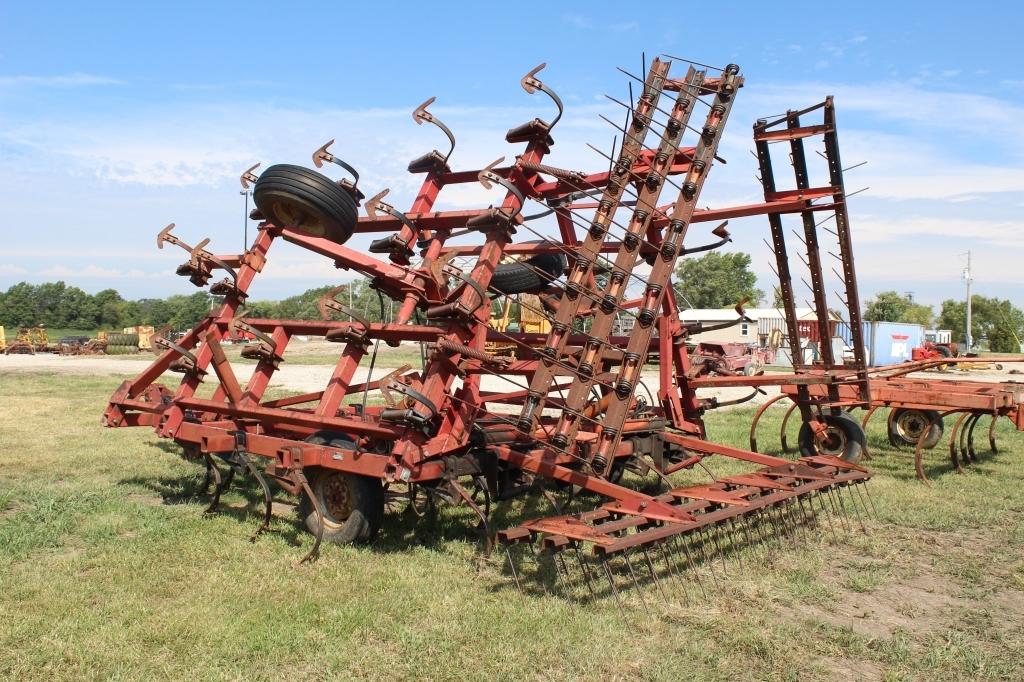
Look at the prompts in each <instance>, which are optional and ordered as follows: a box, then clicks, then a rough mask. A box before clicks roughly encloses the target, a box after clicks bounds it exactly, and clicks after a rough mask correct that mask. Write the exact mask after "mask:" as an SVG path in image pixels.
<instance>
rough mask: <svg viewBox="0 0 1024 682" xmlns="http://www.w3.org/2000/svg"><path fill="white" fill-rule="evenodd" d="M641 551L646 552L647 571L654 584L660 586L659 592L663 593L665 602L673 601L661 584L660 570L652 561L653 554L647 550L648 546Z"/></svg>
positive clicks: (662, 596)
mask: <svg viewBox="0 0 1024 682" xmlns="http://www.w3.org/2000/svg"><path fill="white" fill-rule="evenodd" d="M641 551H642V552H643V554H644V561H646V562H647V572H648V573H649V574H650V576H651V582H652V583H654V585H655V586H656V587H657V588H658V592H660V593H661V598H662V600H663V601H664V602H665V604H666V605H667V604H669V603H671V600H669V598H668V595H667V594H665V588H664V587H662V585H661V579H660V578H658V571H657V570H656V569H655V567H654V562H653V561H651V555H650V554H649V553H648V552H647V548H646V547H642V548H641Z"/></svg>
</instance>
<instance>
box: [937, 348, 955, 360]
mask: <svg viewBox="0 0 1024 682" xmlns="http://www.w3.org/2000/svg"><path fill="white" fill-rule="evenodd" d="M935 352H936V353H938V354H939V355H941V356H942V357H944V358H951V357H953V350H952V349H951V348H950V347H949V346H935Z"/></svg>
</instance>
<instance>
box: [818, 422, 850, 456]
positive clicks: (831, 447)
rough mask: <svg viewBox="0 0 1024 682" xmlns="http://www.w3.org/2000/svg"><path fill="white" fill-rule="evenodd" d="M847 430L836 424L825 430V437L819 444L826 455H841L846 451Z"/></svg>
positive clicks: (819, 448)
mask: <svg viewBox="0 0 1024 682" xmlns="http://www.w3.org/2000/svg"><path fill="white" fill-rule="evenodd" d="M847 441H848V439H847V437H846V432H845V431H843V430H842V429H840V428H837V427H835V426H829V427H828V429H827V430H826V431H825V438H824V440H822V441H821V442H820V443H819V444H818V450H819V451H821V453H822V454H825V455H835V456H836V457H839V456H841V455H843V454H844V453H845V452H846V444H847Z"/></svg>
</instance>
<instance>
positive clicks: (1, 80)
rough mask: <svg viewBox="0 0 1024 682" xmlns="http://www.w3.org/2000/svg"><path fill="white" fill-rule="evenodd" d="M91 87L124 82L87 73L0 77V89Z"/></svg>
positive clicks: (122, 83)
mask: <svg viewBox="0 0 1024 682" xmlns="http://www.w3.org/2000/svg"><path fill="white" fill-rule="evenodd" d="M92 85H124V81H122V80H118V79H116V78H109V77H107V76H96V75H93V74H89V73H78V72H75V73H67V74H62V75H57V76H0V87H3V86H36V87H53V88H67V87H85V86H92Z"/></svg>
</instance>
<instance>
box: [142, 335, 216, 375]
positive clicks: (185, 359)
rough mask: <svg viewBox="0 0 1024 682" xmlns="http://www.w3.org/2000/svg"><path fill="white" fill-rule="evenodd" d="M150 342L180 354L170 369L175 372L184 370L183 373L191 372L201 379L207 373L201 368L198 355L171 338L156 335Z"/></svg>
mask: <svg viewBox="0 0 1024 682" xmlns="http://www.w3.org/2000/svg"><path fill="white" fill-rule="evenodd" d="M150 343H151V344H152V345H153V346H156V347H159V348H162V349H164V350H169V351H173V352H174V353H175V354H177V355H178V359H177V360H176V361H174V362H173V363H171V366H170V369H171V370H172V371H174V372H182V373H183V374H191V375H193V376H196V377H199V378H200V379H201V378H202V377H203V376H204V375H205V374H206V371H205V370H202V369H200V368H199V361H198V360H197V359H196V356H195V355H193V354H192V353H190V352H189V351H187V350H185V349H184V348H183V347H181V346H179V345H178V344H176V343H174V342H173V341H171V340H169V339H165V338H164V337H162V336H154V337H153V338H152V339H150Z"/></svg>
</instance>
